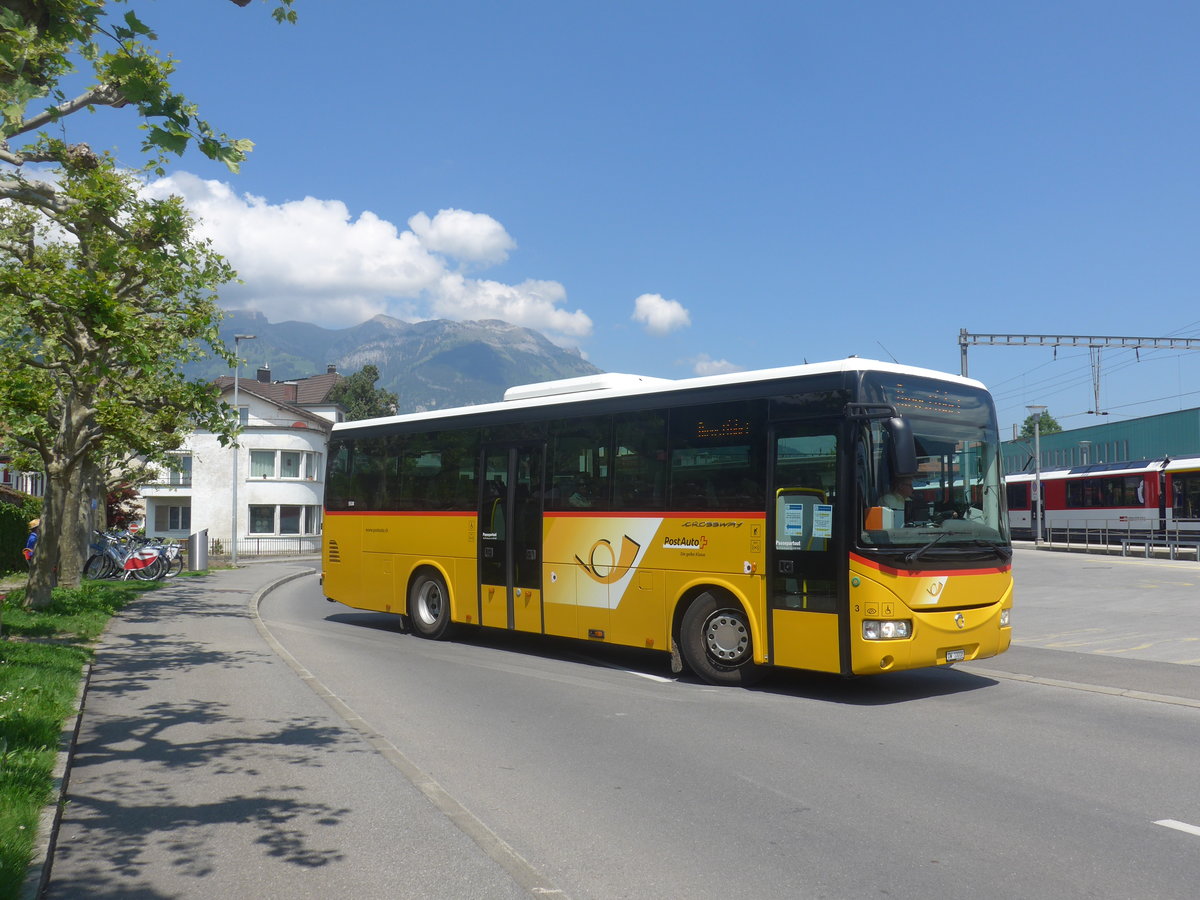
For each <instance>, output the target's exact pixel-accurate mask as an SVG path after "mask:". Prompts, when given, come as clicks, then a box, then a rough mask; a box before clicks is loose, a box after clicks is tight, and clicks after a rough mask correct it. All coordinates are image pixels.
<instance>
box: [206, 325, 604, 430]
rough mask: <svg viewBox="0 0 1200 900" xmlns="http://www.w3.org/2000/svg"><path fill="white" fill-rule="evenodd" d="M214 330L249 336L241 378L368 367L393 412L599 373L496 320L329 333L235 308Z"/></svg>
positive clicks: (215, 370) (484, 399)
mask: <svg viewBox="0 0 1200 900" xmlns="http://www.w3.org/2000/svg"><path fill="white" fill-rule="evenodd" d="M220 333H221V339H222V340H223V341H224V342H225V343H226V345H227V346H229V347H230V348H231V349H232V347H233V344H234V341H233V338H234V335H235V334H253V335H254V336H255V339H254V340H252V341H246V340H244V341H242V342H241V357H242V377H243V378H253V377H254V376H255V373H256V371H257V370H258V369H259V368H260V367H263V366H266V367H269V368H270V370H271V380H272V381H286V380H288V379H292V378H303V377H306V376H308V375H318V374H321V373H323V372H326V371H327V370H328V366H331V365H333V366H337V371H339V372H341V373H342V374H343V375H349V374H351V373H353V372H357V371H358V370H359V369H361V368H362V367H363V366H365V365H368V364H371V365H374V366H375V367H376V368H377V369H378V370H379V381H378V382H376V387H381V388H385V389H386V390H389V391H392V392H393V393H395V394H396V395H397V396H398V397H399V398H400V405H399V411H400V412H419V411H421V410H427V409H445V408H447V407H452V406H467V405H470V404H475V403H488V402H491V401H494V400H499V399H501V397H502V396H503V394H504V391H505V389H506V388H509V387H512V386H513V385H515V384H531V383H533V382H538V381H552V380H555V379H558V378H574V377H576V376H579V375H594V374H596V373H598V372H600V371H601V370H600V369H598V368H596V367H595V366H593V365H592V364H591V363H589V362H588V361H587V360H585V359H584V358H583V357H582V356H580V355H579V354H578V352H573V351H571V350H564V349H563V348H562V347H558V346H555V345H554V344H552V343H550V341H548V340H547V339H546V338H545V337H544V336H542V335H541V334H539V333H538V332H536V331H532V330H531V329H528V328H520V327H518V326H516V325H510V324H508V323H507V322H501V321H498V320H495V319H488V320H484V321H479V322H451V321H448V320H445V319H435V320H430V321H425V322H403V321H401V320H400V319H393V318H391V317H390V316H376V317H375V318H373V319H371V320H369V321H367V322H363V323H362V324H361V325H355V326H354V327H352V328H343V329H328V328H322V327H320V326H319V325H313V324H310V323H308V322H280V323H277V324H273V323H271V322H268V321H267V319H266V317H265V316H263V315H262V314H261V313H255V312H246V311H235V312H232V313H228V314H227V316H226V318H224V319H222V320H221V327H220ZM184 374H185V375H186V376H187V377H189V378H201V379H206V380H211V379H213V378H216V377H217V376H219V375H229V374H231V373H230V371H229V367H228V366H226V365H225V363H224V362H223V361H222V360H220V359H205V360H199V361H197V362H194V363H190V364H189V365H187V366H186V367H185V368H184Z"/></svg>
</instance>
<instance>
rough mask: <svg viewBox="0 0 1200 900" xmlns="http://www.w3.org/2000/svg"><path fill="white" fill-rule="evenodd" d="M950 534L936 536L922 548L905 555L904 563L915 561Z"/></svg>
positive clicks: (944, 532) (945, 532) (944, 533)
mask: <svg viewBox="0 0 1200 900" xmlns="http://www.w3.org/2000/svg"><path fill="white" fill-rule="evenodd" d="M950 533H951V532H949V531H943V532H942V533H941V534H938V535H936V536H935V537H934V539H933V540H932V541H930V542H929V543H928V544H926V545H925V546H924V547H921V548H920V549H918V550H914V551H912V553H909V554H907V555H906V556H905V557H904V561H905V562H906V563H910V562H913V561H915V560H916V559H917V558H918V557H919V556H920V555H921V554H922V553H924V552H925V551H926V550H928V549H929V548H930V547H932V546H933V545H934V544H936V543H937V542H938V541H940V540H941V539H942V538H944V537H946V536H947V535H949V534H950Z"/></svg>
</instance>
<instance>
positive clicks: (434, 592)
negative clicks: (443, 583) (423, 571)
mask: <svg viewBox="0 0 1200 900" xmlns="http://www.w3.org/2000/svg"><path fill="white" fill-rule="evenodd" d="M417 612H418V614H419V615H420V616H421V621H422V622H424V623H425V624H427V625H432V624H433V623H435V622H436V621H437V620H438V616H440V615H441V614H442V592H441V591H439V590H438V588H437V585H435V584H430V585H426V586H425V589H424V590H422V591H421V599H420V602H419V603H418V604H417Z"/></svg>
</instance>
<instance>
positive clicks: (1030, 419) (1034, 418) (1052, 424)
mask: <svg viewBox="0 0 1200 900" xmlns="http://www.w3.org/2000/svg"><path fill="white" fill-rule="evenodd" d="M1034 422H1037V424H1038V431H1039V432H1040V433H1041V434H1054V433H1056V432H1059V431H1062V430H1063V429H1062V426H1061V425H1059V424H1058V421H1057V420H1056V419H1055V418H1054V416H1052V415H1050V413H1049V411H1048V410H1044V409H1043V410H1042V412H1041V414H1040V415H1039V414H1034V413H1030V414H1029V415H1028V416H1026V417H1025V424H1024V425H1022V426H1021V434H1020V437H1023V438H1031V437H1033V423H1034Z"/></svg>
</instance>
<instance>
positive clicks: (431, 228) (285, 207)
mask: <svg viewBox="0 0 1200 900" xmlns="http://www.w3.org/2000/svg"><path fill="white" fill-rule="evenodd" d="M147 193H149V194H150V195H152V196H166V195H168V194H179V195H180V196H182V197H183V198H184V200H185V202H186V203H187V206H188V208H189V209H191V210H192V211H193V213H195V215H196V216H197V219H198V229H197V230H198V232H199V234H200V235H202V236H203V237H207V238H209V239H210V240H211V241H212V243H213V246H214V247H215V248H216V250H217V251H218V252H220V253H222V254H223V255H224V256H225V257H226V258H227V259H228V260H229V262H230V264H231V265H232V266H233V267H234V268H235V269H236V270H237V272H238V276H239V277H240V278H241V280H242V281H243V282H244V284H241V285H228V286H226V287H224V288H222V289H221V305H222V306H225V307H227V308H231V309H234V308H241V309H253V310H257V311H259V312H261V313H263V314H264V315H266V316H267V317H268V318H269V319H271V320H273V321H285V320H289V319H299V320H301V321H308V322H315V323H316V324H318V325H324V326H326V327H329V328H342V327H346V326H350V325H356V324H358V323H359V322H362V321H365V320H367V319H369V318H371V317H372V316H374V315H378V314H380V313H383V314H387V315H390V316H395V317H396V318H401V319H408V320H413V319H423V318H430V317H440V318H448V319H477V318H495V319H504V320H505V321H508V322H512V323H514V324H517V325H524V326H526V327H529V328H534V329H537V330H538V331H542V332H544V333H546V335H547V336H548V337H550V338H551V339H554V340H558V341H560V342H567V341H571V340H577V339H579V338H582V337H586V336H587V335H589V334H590V333H591V331H592V320H591V319H590V318H589V317H588V316H587V314H586V313H584V312H583V311H582V310H575V311H573V312H572V311H569V310H567V309H564V308H563V307H562V304H564V303H565V302H566V298H567V292H566V288H564V287H563V285H561V284H559V283H558V282H556V281H537V280H527V281H523V282H521V283H520V284H503V283H501V282H498V281H489V280H477V279H474V278H468V277H466V276H465V275H463V274H462V273H461V271H459V267H460V265H462V264H468V263H469V264H474V265H476V266H482V265H486V264H494V263H499V262H503V261H504V260H505V259H507V257H508V253H509V251H510V250H512V249H514V248H515V247H516V242H515V241H514V240H513V239H512V238H511V237H510V236H509V234H508V232H506V231H505V230H504V226H502V225H501V224H500V223H499V222H497V221H496V220H495V219H493V218H492V217H491V216H487V215H484V214H482V213H472V212H468V211H466V210H441V211H440V212H438V213H437V214H436V215H434V216H433V217H432V218H430V217H429V216H428V215H426V214H425V213H417V214H416V215H413V216H412V217H411V218H410V219H409V220H408V224H409V226H410V228H409V229H406V230H400V229H398V228H397V227H396V226H395V225H394V224H392V223H391V222H389V221H387V220H385V219H381V218H380V217H379V216H377V215H375V214H374V213H372V212H370V211H364V212H362V213H361V214H359V215H358V217H357V218H355V217H354V216H353V214H352V213H351V212H350V210H349V209H348V208H347V207H346V205H345V204H344V203H342V202H341V201H338V200H318V199H316V198H313V197H305V198H304V199H303V200H294V201H288V202H285V203H270V202H268V201H267V200H266V199H265V198H263V197H255V196H252V195H250V194H241V195H239V194H236V193H234V191H233V189H232V188H231V187H230V186H229V185H228V184H226V183H225V182H221V181H207V180H202V179H200V178H198V177H196V176H195V175H191V174H189V173H186V172H184V173H178V174H174V175H171V176H170V177H167V178H163V179H160V180H158V181H156V182H154V183H153V184H151V185H150V186H149V187H148V188H147Z"/></svg>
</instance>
